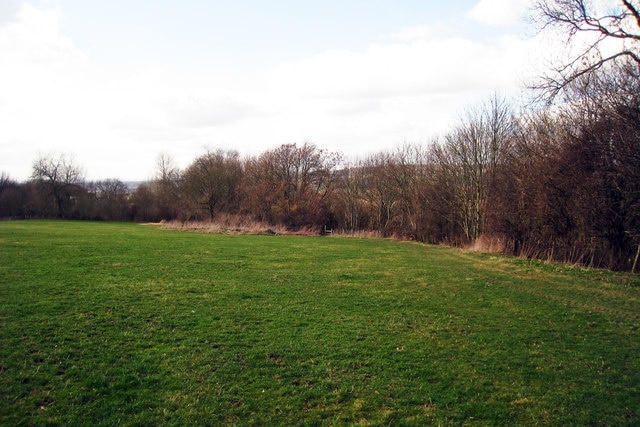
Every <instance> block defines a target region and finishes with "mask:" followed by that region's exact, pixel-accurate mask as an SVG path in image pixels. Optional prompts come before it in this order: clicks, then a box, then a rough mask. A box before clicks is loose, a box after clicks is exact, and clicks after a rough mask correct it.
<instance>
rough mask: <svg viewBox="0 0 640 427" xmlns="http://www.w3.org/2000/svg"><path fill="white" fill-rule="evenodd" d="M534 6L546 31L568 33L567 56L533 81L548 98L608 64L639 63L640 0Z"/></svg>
mask: <svg viewBox="0 0 640 427" xmlns="http://www.w3.org/2000/svg"><path fill="white" fill-rule="evenodd" d="M533 10H534V20H535V21H536V22H537V23H538V24H539V25H540V27H541V29H542V30H543V31H549V30H554V29H555V30H558V31H559V32H560V33H562V34H564V35H565V36H566V37H567V43H566V46H567V49H568V52H569V56H568V58H567V59H566V60H565V61H564V62H560V63H559V64H556V65H554V66H553V67H552V69H551V70H550V72H549V73H548V74H547V75H545V76H543V78H542V79H541V80H540V81H539V82H537V83H536V84H534V87H535V88H536V89H538V90H541V92H542V94H543V96H544V97H545V98H547V99H549V100H552V99H554V98H555V97H556V96H558V95H559V94H560V93H561V92H563V91H564V90H565V88H567V86H569V85H571V84H572V83H574V82H576V81H578V80H580V79H582V78H588V77H591V76H593V75H594V74H595V73H597V72H598V71H599V70H601V69H602V68H603V67H605V66H608V65H614V64H620V63H621V62H626V63H633V64H635V65H636V66H638V67H640V1H639V0H597V1H596V0H594V1H589V0H537V1H536V3H535V5H534V8H533Z"/></svg>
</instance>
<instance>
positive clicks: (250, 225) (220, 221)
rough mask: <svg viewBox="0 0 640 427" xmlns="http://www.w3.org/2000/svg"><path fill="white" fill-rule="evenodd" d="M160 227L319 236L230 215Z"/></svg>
mask: <svg viewBox="0 0 640 427" xmlns="http://www.w3.org/2000/svg"><path fill="white" fill-rule="evenodd" d="M160 226H161V227H162V228H163V229H165V230H184V231H197V232H199V233H211V234H286V235H317V234H319V230H317V229H312V228H304V227H303V228H300V229H297V230H290V229H288V228H287V227H285V226H284V225H273V224H269V223H267V222H262V221H256V220H254V219H252V218H250V217H247V216H242V215H231V214H220V215H218V216H217V217H216V218H215V219H214V220H213V221H177V220H175V221H161V222H160Z"/></svg>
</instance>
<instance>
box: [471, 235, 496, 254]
mask: <svg viewBox="0 0 640 427" xmlns="http://www.w3.org/2000/svg"><path fill="white" fill-rule="evenodd" d="M463 249H464V250H467V251H472V252H497V253H504V252H505V249H506V247H505V242H504V239H503V238H501V237H500V236H487V235H482V236H480V237H478V239H476V240H475V241H474V242H473V243H471V244H469V245H467V246H465V247H464V248H463Z"/></svg>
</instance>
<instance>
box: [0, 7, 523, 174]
mask: <svg viewBox="0 0 640 427" xmlns="http://www.w3.org/2000/svg"><path fill="white" fill-rule="evenodd" d="M0 1H1V0H0ZM7 15H8V14H7ZM12 16H13V17H14V18H12V19H7V20H5V21H4V22H5V23H4V24H3V25H0V93H2V97H0V128H1V129H2V133H0V151H1V152H2V156H0V171H7V172H9V173H10V175H11V176H12V177H14V178H16V179H26V178H27V177H28V175H29V172H30V171H29V168H30V165H31V162H32V161H33V160H34V159H35V157H36V156H37V155H38V154H39V153H49V152H52V151H64V152H68V153H70V154H75V157H76V159H77V161H78V162H79V163H81V164H83V165H84V166H85V168H86V170H87V173H88V175H89V177H90V178H92V179H98V178H106V177H118V178H120V179H125V180H128V179H144V178H146V177H148V176H150V175H151V174H152V172H153V168H154V165H155V160H156V158H157V155H158V154H159V153H161V152H166V153H169V154H170V155H173V156H174V158H175V160H176V163H177V164H178V165H180V166H182V167H184V166H186V165H187V164H188V163H189V162H190V161H191V160H193V159H194V158H195V157H196V156H197V155H199V154H201V153H202V151H203V150H204V149H206V148H217V147H220V148H225V149H237V150H240V152H241V153H243V154H257V153H259V152H262V151H264V150H265V149H267V148H273V147H275V146H276V145H278V144H282V143H288V142H301V141H303V140H310V141H312V142H314V143H317V144H318V145H319V146H321V147H326V148H328V149H331V150H339V151H342V152H344V153H345V154H347V155H351V156H357V155H361V154H366V153H369V152H375V151H378V150H380V149H384V148H388V147H393V146H396V145H397V144H400V143H402V142H403V141H405V140H407V141H412V142H423V141H427V140H429V139H430V138H431V136H432V135H433V134H434V132H444V131H446V130H447V129H448V128H449V126H450V125H451V124H452V123H453V122H455V120H456V118H457V117H458V115H459V114H460V113H461V111H462V109H463V108H464V107H465V106H467V105H469V104H470V103H473V102H474V101H476V100H477V99H478V97H482V96H486V94H487V93H489V92H491V91H495V90H497V91H501V92H503V93H509V92H512V91H515V90H517V85H518V83H519V78H520V77H523V76H522V73H524V70H525V69H526V68H527V65H528V64H527V62H528V61H530V59H529V58H527V56H526V54H527V52H528V50H529V45H530V44H531V42H530V41H523V40H520V39H518V38H516V37H503V38H496V39H495V40H493V41H491V42H476V41H472V40H469V39H465V38H461V37H446V36H441V35H439V34H442V33H441V32H439V31H433V30H432V28H430V27H428V26H418V27H415V26H413V27H407V28H404V29H399V30H398V31H397V32H395V33H394V34H392V35H389V36H384V37H382V38H381V39H379V40H378V42H377V43H372V44H371V45H369V47H368V48H366V49H363V50H361V51H350V50H330V51H325V52H323V53H321V54H318V55H314V56H310V57H307V58H302V59H299V60H294V61H288V62H285V63H282V64H280V65H279V66H277V67H274V68H273V69H271V70H268V71H265V70H251V71H248V72H247V74H245V75H233V76H232V75H221V74H220V73H216V72H215V70H209V69H193V68H189V67H188V65H185V66H184V67H183V68H182V69H181V70H179V71H178V70H175V69H174V70H168V69H165V68H162V67H158V66H156V65H154V64H148V66H145V67H140V68H127V67H121V68H117V67H114V68H111V69H106V68H104V67H100V66H98V65H96V64H93V63H92V62H91V58H89V57H87V56H86V55H85V54H84V52H82V51H80V50H79V49H78V48H77V47H76V46H75V45H74V43H73V41H72V40H70V39H68V38H66V37H64V36H62V35H61V29H60V21H61V12H60V9H59V8H56V7H43V8H38V7H35V6H33V5H31V4H30V3H24V2H23V3H21V4H20V8H19V10H18V11H17V12H15V13H14V14H13V15H12ZM489 43H491V44H489Z"/></svg>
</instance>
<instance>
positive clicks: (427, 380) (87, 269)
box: [0, 221, 640, 425]
mask: <svg viewBox="0 0 640 427" xmlns="http://www.w3.org/2000/svg"><path fill="white" fill-rule="evenodd" d="M639 327H640V280H639V279H638V276H635V277H634V276H628V275H622V274H616V273H610V272H604V271H599V270H589V271H588V270H582V269H575V268H569V267H563V266H557V265H552V264H544V263H539V262H530V261H526V260H518V259H509V258H506V257H501V256H495V255H487V254H478V253H464V252H461V251H458V250H455V249H450V248H444V247H433V246H424V245H421V244H417V243H408V242H398V241H392V240H380V239H354V238H344V237H337V236H332V237H325V238H323V237H296V236H231V235H204V234H197V233H189V232H176V231H163V230H159V229H157V228H155V227H152V226H143V225H136V224H105V223H87V222H56V221H32V222H4V223H0V425H48V424H65V425H94V424H95V425H113V424H124V425H157V424H174V425H202V424H206V425H216V424H218V425H219V424H238V425H291V424H296V425H298V424H303V425H335V424H386V425H399V424H400V425H414V424H415V425H423V424H439V423H440V424H467V423H468V424H480V425H485V424H490V425H495V424H508V425H518V424H519V425H534V424H545V425H566V424H572V425H599V424H604V425H638V424H640V330H639Z"/></svg>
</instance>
